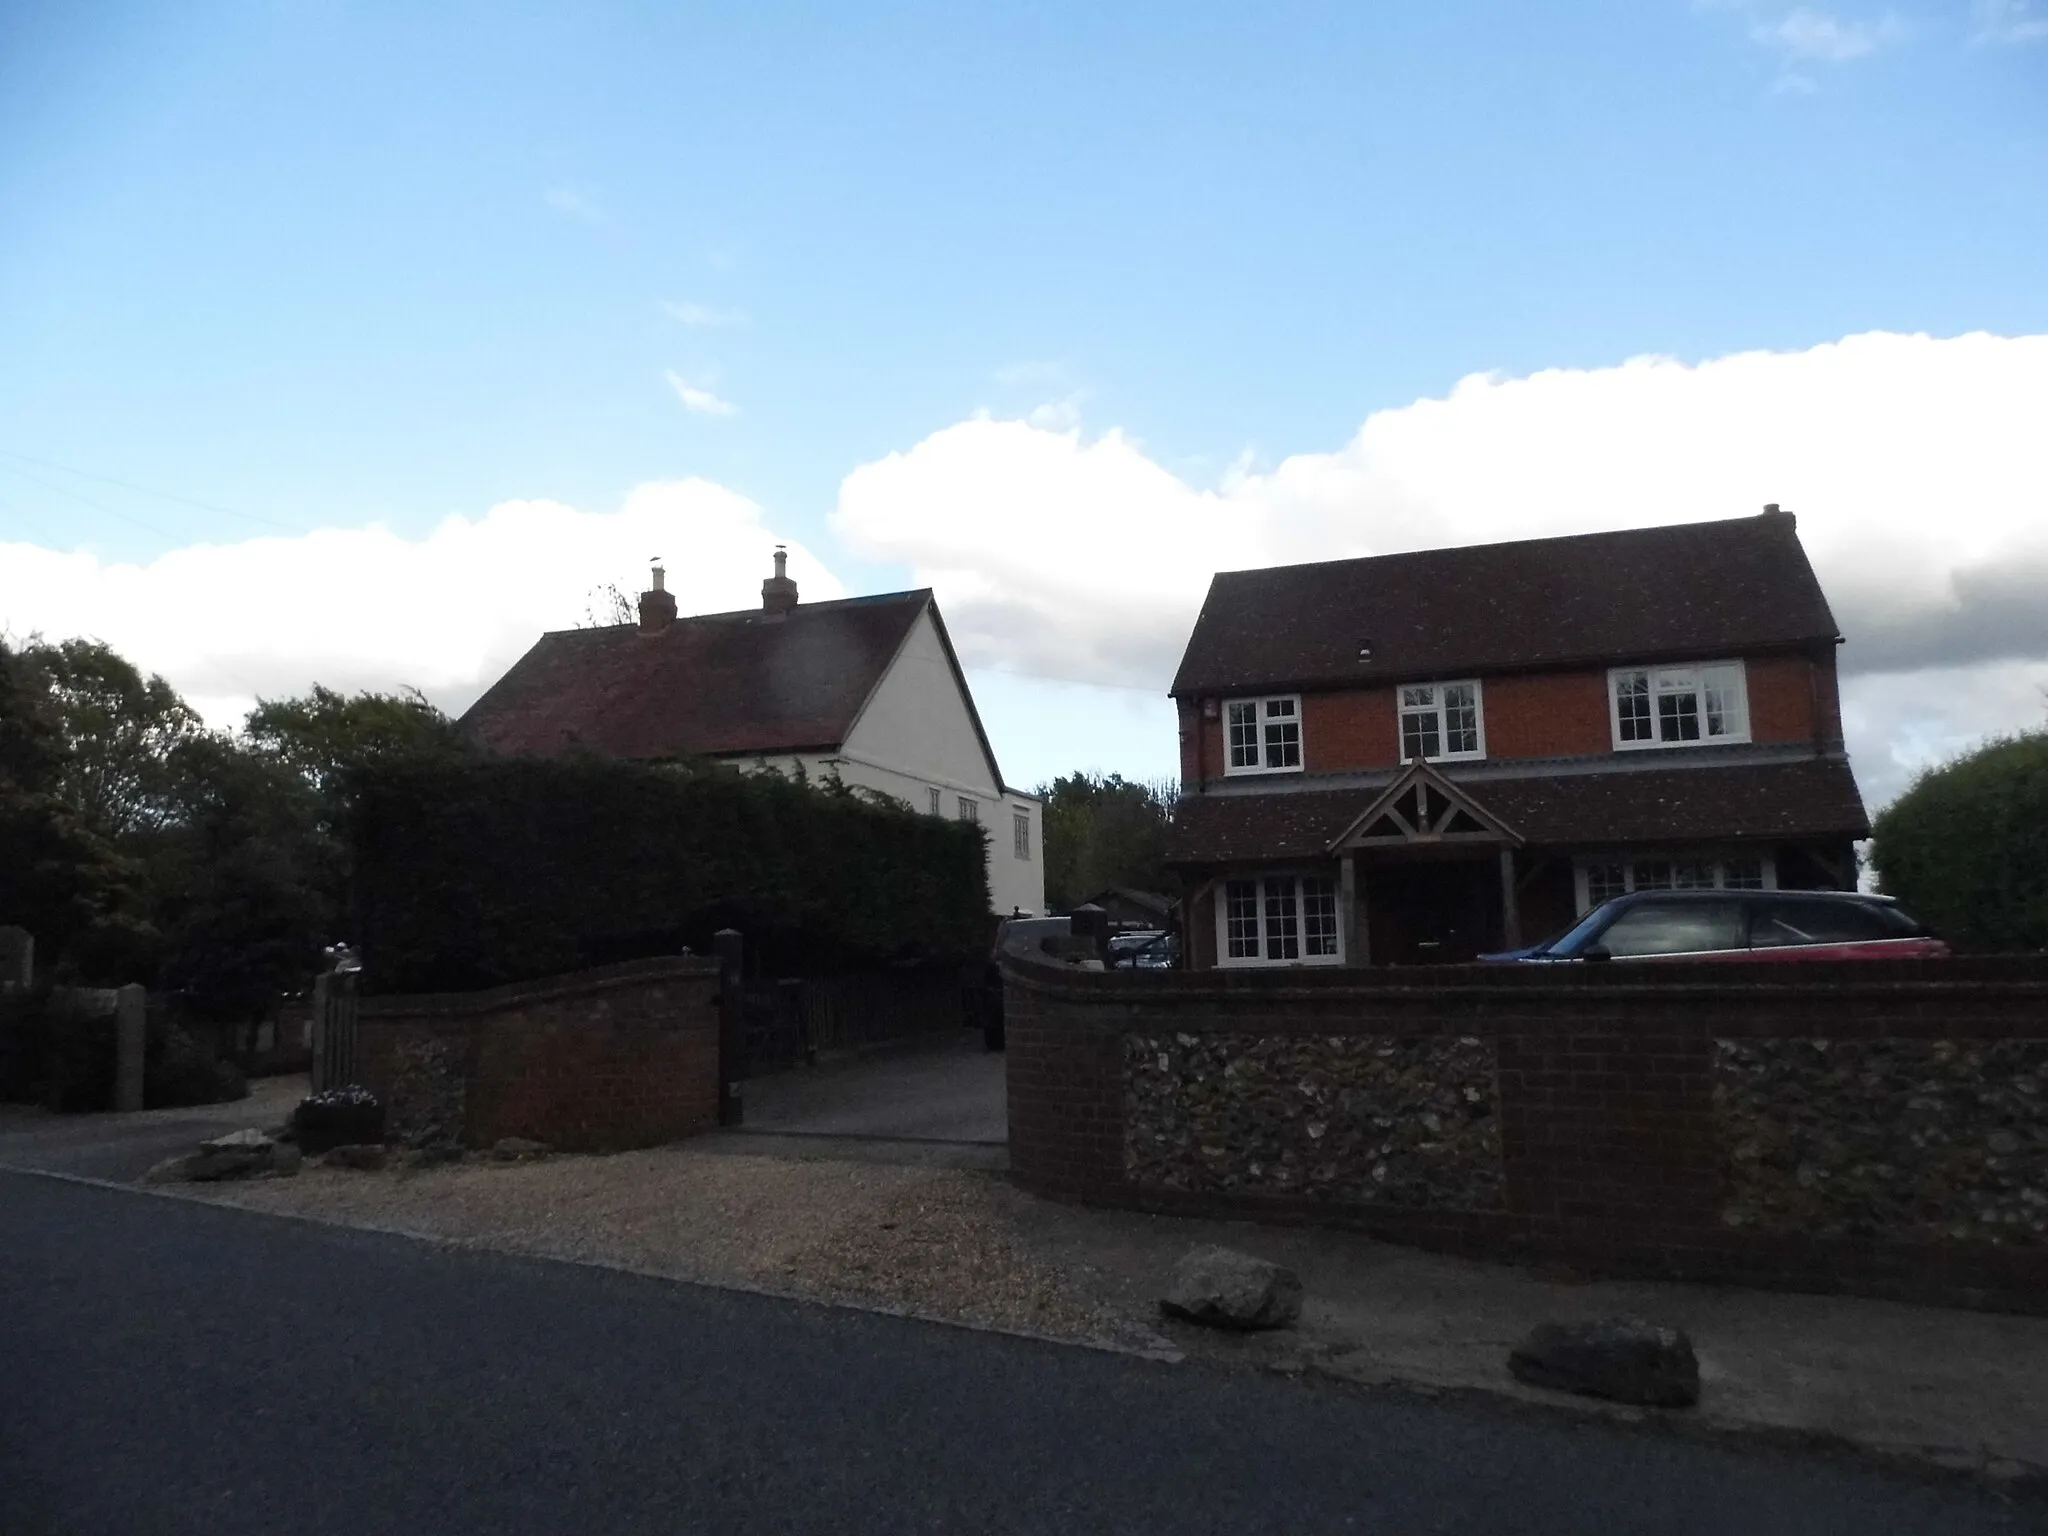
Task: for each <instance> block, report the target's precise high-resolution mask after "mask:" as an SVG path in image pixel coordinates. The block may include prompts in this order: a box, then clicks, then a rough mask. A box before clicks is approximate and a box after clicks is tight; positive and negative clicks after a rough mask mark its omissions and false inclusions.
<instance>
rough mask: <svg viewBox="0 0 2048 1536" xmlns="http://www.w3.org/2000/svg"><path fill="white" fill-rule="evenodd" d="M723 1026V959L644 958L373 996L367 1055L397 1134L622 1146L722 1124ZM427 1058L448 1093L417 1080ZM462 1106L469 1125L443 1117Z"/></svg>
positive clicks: (368, 1003) (363, 1026) (366, 1008)
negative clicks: (516, 979) (476, 988)
mask: <svg viewBox="0 0 2048 1536" xmlns="http://www.w3.org/2000/svg"><path fill="white" fill-rule="evenodd" d="M718 1026H719V1012H718V967H717V963H716V962H715V961H713V960H706V959H682V958H678V959H671V960H644V961H635V962H631V963H628V964H625V965H613V966H604V967H601V968H599V969H596V970H590V971H579V972H576V973H574V974H571V975H567V976H555V977H549V978H547V979H545V980H542V981H534V982H526V983H522V984H520V985H516V986H510V987H499V988H495V989H493V990H491V991H488V992H474V993H437V994H429V995H424V996H411V997H383V998H366V999H365V1000H364V1001H363V1003H362V1005H361V1011H360V1018H359V1023H358V1030H359V1035H358V1042H357V1053H358V1055H357V1060H358V1062H359V1066H360V1072H361V1076H362V1080H363V1082H364V1084H365V1086H367V1087H369V1088H370V1089H371V1090H373V1091H374V1092H376V1093H378V1094H379V1095H380V1096H381V1097H383V1098H385V1100H386V1101H387V1103H389V1104H390V1106H391V1110H392V1116H393V1120H392V1124H391V1131H392V1134H394V1135H396V1136H400V1137H405V1136H409V1135H432V1134H436V1133H437V1132H438V1133H442V1134H449V1135H454V1134H459V1135H460V1137H461V1139H462V1140H463V1141H464V1142H465V1143H466V1144H468V1145H470V1146H478V1147H481V1146H489V1145H490V1144H491V1143H492V1142H494V1141H497V1140H498V1139H499V1138H501V1137H505V1136H524V1137H529V1138H531V1139H533V1140H535V1141H544V1142H546V1143H548V1144H549V1145H550V1146H554V1147H560V1148H563V1149H565V1150H576V1151H617V1150H623V1149H625V1148H628V1147H646V1146H654V1145H657V1144H659V1143H661V1142H665V1141H674V1140H676V1139H678V1138H679V1137H683V1136H688V1135H692V1134H694V1133H696V1132H698V1131H704V1130H710V1129H712V1128H713V1127H715V1126H716V1125H717V1123H718V1086H719V1085H718ZM430 1043H431V1044H430ZM422 1062H432V1063H434V1064H435V1065H434V1070H435V1072H436V1073H437V1075H438V1076H440V1077H441V1078H443V1079H444V1080H443V1081H442V1082H440V1083H439V1084H437V1085H434V1086H437V1087H438V1088H440V1089H441V1090H442V1091H441V1092H440V1093H439V1094H438V1095H430V1094H429V1093H428V1092H427V1091H426V1087H427V1085H423V1084H422V1083H421V1082H420V1080H419V1078H420V1071H421V1063H422ZM428 1097H437V1098H438V1100H439V1102H438V1103H437V1104H436V1105H434V1106H433V1107H431V1108H429V1107H427V1106H426V1105H425V1104H424V1103H423V1102H421V1101H423V1100H425V1099H426V1098H428ZM415 1103H419V1104H420V1106H421V1107H420V1108H418V1109H417V1110H414V1109H412V1108H411V1107H410V1106H411V1105H413V1104H415ZM451 1106H460V1107H459V1109H457V1108H451ZM454 1114H459V1115H460V1117H461V1119H462V1124H461V1125H460V1126H459V1127H456V1126H437V1125H436V1124H434V1123H433V1122H434V1120H436V1119H440V1118H449V1117H452V1116H453V1115H454Z"/></svg>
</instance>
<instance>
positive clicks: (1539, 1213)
mask: <svg viewBox="0 0 2048 1536" xmlns="http://www.w3.org/2000/svg"><path fill="white" fill-rule="evenodd" d="M1005 993H1006V1013H1007V1023H1006V1035H1007V1039H1008V1050H1009V1115H1010V1162H1011V1167H1012V1168H1013V1170H1014V1171H1015V1173H1016V1176H1017V1178H1018V1179H1019V1181H1020V1182H1022V1183H1023V1184H1024V1185H1026V1186H1027V1187H1028V1188H1031V1189H1033V1190H1036V1191H1037V1192H1039V1193H1042V1194H1046V1195H1051V1196H1055V1197H1058V1198H1065V1199H1074V1200H1082V1201H1090V1202H1098V1203H1106V1204H1116V1205H1128V1206H1136V1207H1140V1208H1145V1209H1153V1210H1163V1211H1174V1212H1183V1213H1188V1214H1204V1215H1226V1216H1252V1217H1257V1218H1264V1219H1276V1220H1296V1221H1300V1220H1305V1221H1316V1222H1325V1223H1331V1224H1336V1225H1342V1226H1348V1227H1353V1228H1357V1229H1360V1230H1363V1231H1365V1232H1368V1233H1370V1234H1372V1235H1374V1236H1377V1237H1382V1238H1386V1239H1389V1240H1391V1241H1396V1242H1404V1243H1412V1244H1416V1245H1418V1246H1422V1247H1428V1248H1435V1249H1440V1250H1445V1251H1450V1252H1456V1253H1463V1254H1468V1255H1472V1256H1475V1257H1487V1258H1505V1259H1512V1260H1525V1261H1544V1262H1552V1263H1562V1264H1567V1265H1571V1266H1574V1267H1577V1268H1581V1269H1586V1270H1591V1271H1595V1272H1599V1273H1608V1274H1626V1275H1645V1276H1663V1277H1670V1278H1684V1279H1695V1280H1710V1281H1733V1282H1739V1283H1746V1284H1759V1285H1771V1286H1782V1287H1786V1288H1791V1289H1801V1290H1843V1291H1853V1292H1859V1293H1863V1294H1870V1295H1886V1296H1896V1297H1901V1298H1905V1299H1918V1300H1928V1301H1940V1302H1948V1303H1954V1304H1960V1305H1970V1306H1985V1307H1993V1308H2000V1309H2010V1310H2020V1311H2031V1312H2048V961H2044V960H2038V959H2020V960H1981V961H1980V960H1956V961H1922V962H1912V961H1904V962H1894V963H1887V964H1881V965H1880V964H1867V963H1866V964H1841V965H1824V964H1809V965H1800V966H1740V967H1737V966H1729V965H1719V966H1705V965H1702V966H1686V967H1679V966H1658V967H1656V968H1655V969H1654V970H1650V969H1649V968H1645V967H1637V966H1628V965H1617V966H1610V967H1586V968H1577V969H1574V970H1572V971H1570V972H1563V971H1561V970H1550V969H1545V968H1537V967H1525V968H1510V967H1503V968H1500V969H1498V970H1494V969H1491V968H1479V969H1471V968H1457V969H1450V968H1446V969H1444V970H1442V971H1423V970H1409V971H1405V972H1394V973H1384V974H1376V973H1365V974H1360V973H1357V972H1352V973H1348V974H1346V973H1335V972H1331V973H1315V972H1284V973H1281V972H1250V973H1214V972H1212V973H1208V974H1197V973H1185V972H1182V973H1174V974H1170V975H1165V976H1160V975H1140V976H1131V975H1126V974H1120V973H1101V974H1098V973H1087V972H1077V971H1067V970H1062V969H1058V968H1048V967H1044V966H1039V965H1036V964H1032V963H1029V962H1025V963H1021V964H1019V963H1012V964H1009V965H1006V967H1005Z"/></svg>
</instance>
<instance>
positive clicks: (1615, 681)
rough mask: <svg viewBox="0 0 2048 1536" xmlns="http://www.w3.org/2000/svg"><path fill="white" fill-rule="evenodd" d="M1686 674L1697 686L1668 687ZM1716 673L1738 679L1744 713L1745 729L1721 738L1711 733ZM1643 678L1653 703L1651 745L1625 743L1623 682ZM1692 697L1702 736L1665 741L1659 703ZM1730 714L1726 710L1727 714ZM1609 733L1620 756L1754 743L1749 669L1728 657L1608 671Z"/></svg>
mask: <svg viewBox="0 0 2048 1536" xmlns="http://www.w3.org/2000/svg"><path fill="white" fill-rule="evenodd" d="M1686 673H1690V674H1692V678H1693V684H1692V687H1691V688H1690V689H1689V690H1682V689H1679V688H1677V687H1675V686H1674V687H1667V686H1665V684H1664V682H1663V680H1664V679H1667V678H1671V679H1675V678H1678V677H1680V676H1683V675H1684V674H1686ZM1712 673H1732V674H1733V676H1734V679H1735V697H1736V701H1737V705H1738V708H1739V710H1740V712H1741V716H1742V723H1741V729H1740V730H1737V731H1723V732H1721V733H1720V734H1719V735H1717V736H1716V735H1709V734H1708V733H1707V720H1708V718H1709V716H1708V709H1707V693H1708V691H1709V690H1710V689H1711V688H1712V687H1714V686H1715V685H1714V683H1713V681H1712V680H1711V678H1710V674H1712ZM1637 676H1640V677H1642V678H1644V679H1645V680H1646V687H1647V688H1648V697H1649V703H1650V721H1649V723H1650V733H1651V734H1650V739H1649V740H1648V741H1624V740H1623V739H1622V734H1621V681H1622V679H1623V678H1625V677H1637ZM1687 693H1689V694H1690V697H1691V699H1692V704H1693V714H1694V717H1695V718H1696V719H1697V720H1698V721H1699V723H1700V734H1699V735H1698V736H1695V737H1690V738H1688V737H1676V738H1674V739H1672V740H1670V741H1666V740H1664V739H1663V737H1662V735H1661V732H1662V730H1663V711H1662V710H1661V709H1660V708H1659V707H1658V701H1659V700H1660V699H1662V698H1664V697H1666V696H1667V695H1669V696H1670V697H1672V698H1680V697H1684V696H1686V694H1687ZM1727 713H1728V711H1726V710H1725V709H1724V710H1723V714H1724V715H1725V714H1727ZM1607 730H1608V739H1609V740H1610V741H1611V742H1612V743H1613V744H1614V750H1615V751H1617V752H1668V751H1671V750H1673V749H1675V748H1683V747H1717V746H1725V745H1740V744H1742V743H1745V742H1747V741H1748V740H1749V739H1750V728H1749V666H1748V664H1747V663H1746V662H1744V661H1743V660H1742V658H1741V657H1739V656H1737V657H1726V658H1723V659H1721V660H1719V661H1689V662H1685V663H1682V664H1679V665H1667V666H1634V667H1609V668H1608V669H1607Z"/></svg>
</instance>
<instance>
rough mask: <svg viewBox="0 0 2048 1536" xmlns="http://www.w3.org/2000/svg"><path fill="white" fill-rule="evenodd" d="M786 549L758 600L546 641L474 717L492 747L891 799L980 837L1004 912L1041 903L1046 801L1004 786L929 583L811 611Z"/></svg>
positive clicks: (671, 600) (470, 726) (658, 583)
mask: <svg viewBox="0 0 2048 1536" xmlns="http://www.w3.org/2000/svg"><path fill="white" fill-rule="evenodd" d="M785 559H786V557H785V556H784V554H783V552H782V551H781V550H779V549H778V550H777V551H776V553H775V574H774V575H773V576H770V577H769V578H768V579H767V580H765V581H764V582H762V583H761V606H760V607H759V608H749V609H743V610H741V611H739V612H736V613H710V614H698V615H694V616H689V617H682V618H679V617H677V615H676V600H675V596H674V594H673V593H671V592H669V591H667V590H666V588H665V585H664V573H663V571H662V569H661V567H659V566H656V567H655V569H654V585H653V587H652V589H651V590H649V591H646V592H643V593H641V594H640V605H639V606H640V621H639V623H637V624H613V625H607V626H603V627H599V628H595V629H565V630H556V631H553V632H551V633H548V634H544V635H542V636H541V637H540V639H539V640H537V641H535V642H534V645H533V648H532V649H531V650H529V651H528V652H527V653H526V654H525V655H524V656H522V657H520V659H519V660H518V661H517V662H515V663H514V664H513V666H512V669H511V670H510V671H509V672H507V673H506V674H505V675H504V676H503V677H501V678H499V679H498V681H497V682H496V683H494V684H492V686H491V687H490V689H489V690H488V691H487V692H486V693H485V694H484V695H483V697H482V698H480V699H478V700H477V701H476V703H475V704H473V705H471V706H470V708H469V710H468V712H467V713H466V714H464V715H463V717H462V720H461V725H462V728H463V729H464V730H466V731H467V732H469V733H470V735H471V736H472V737H473V738H474V739H475V740H477V741H478V742H480V743H481V744H482V745H484V746H486V747H488V748H490V749H491V750H493V751H497V752H505V753H523V754H531V755H537V756H542V757H549V756H556V755H559V754H562V753H567V752H595V753H599V754H602V755H604V756H608V757H621V758H636V759H641V760H644V761H654V762H661V761H676V760H680V759H685V758H700V759H711V760H714V761H719V762H725V763H730V764H732V765H733V766H735V767H737V768H740V769H743V770H748V771H768V770H773V771H776V772H781V773H787V774H795V773H797V772H799V771H801V772H802V773H803V774H805V775H807V776H808V777H810V778H812V779H814V780H818V781H823V780H824V779H826V778H828V777H837V778H839V779H840V780H842V781H843V782H844V783H847V784H849V785H853V786H856V787H860V788H865V789H871V790H877V791H880V792H881V793H883V794H887V795H891V796H894V797H895V798H896V799H898V800H900V801H902V802H904V803H905V804H906V805H909V806H910V807H911V808H912V809H913V810H917V811H922V812H925V813H926V814H929V815H933V816H951V817H957V818H958V819H960V820H963V821H973V822H979V823H980V824H982V825H983V826H984V827H985V828H986V829H987V832H986V837H987V845H988V882H989V893H990V901H991V903H992V905H993V908H994V910H995V911H997V912H1003V913H1007V912H1010V911H1011V910H1012V909H1014V908H1022V909H1023V910H1024V911H1025V912H1028V913H1037V912H1041V911H1043V910H1044V907H1045V862H1044V851H1043V838H1044V830H1045V829H1044V819H1045V818H1044V815H1043V811H1044V805H1043V803H1042V802H1041V801H1040V800H1039V798H1038V797H1037V796H1036V795H1031V794H1027V793H1025V792H1024V791H1022V790H1017V789H1012V788H1010V787H1009V786H1007V785H1006V784H1004V782H1003V776H1002V770H1001V769H1000V768H998V767H997V766H996V757H995V752H994V751H993V750H992V749H991V748H990V746H989V742H988V734H987V732H985V731H984V730H983V729H982V725H981V716H980V714H979V713H978V712H977V711H976V709H975V707H974V695H973V693H972V692H971V691H969V689H968V686H967V678H966V675H965V674H964V673H963V672H962V671H961V670H960V662H959V659H958V658H957V657H956V656H955V655H954V654H953V642H952V641H951V640H950V639H949V638H948V637H947V634H946V624H945V620H944V619H942V618H940V616H939V606H938V604H937V603H936V602H935V601H934V600H933V598H932V594H931V592H930V591H929V589H920V590H918V591H914V592H889V593H884V594H881V595H879V596H875V597H851V598H844V599H840V600H838V601H835V602H825V603H802V602H799V601H798V600H797V585H796V583H795V582H794V581H793V580H791V579H790V577H789V575H788V573H787V567H786V564H785Z"/></svg>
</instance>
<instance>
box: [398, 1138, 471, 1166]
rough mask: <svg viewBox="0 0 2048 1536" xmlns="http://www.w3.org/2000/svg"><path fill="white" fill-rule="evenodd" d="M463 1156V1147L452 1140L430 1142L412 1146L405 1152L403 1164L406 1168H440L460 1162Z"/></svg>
mask: <svg viewBox="0 0 2048 1536" xmlns="http://www.w3.org/2000/svg"><path fill="white" fill-rule="evenodd" d="M463 1156H464V1150H463V1148H461V1147H460V1146H457V1145H456V1144H455V1143H453V1142H447V1141H436V1142H430V1143H428V1144H427V1145H426V1146H423V1147H414V1148H413V1149H412V1150H411V1151H409V1152H407V1153H406V1154H405V1166H406V1167H408V1168H440V1167H443V1166H445V1165H447V1164H449V1163H459V1162H461V1161H462V1159H463Z"/></svg>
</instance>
